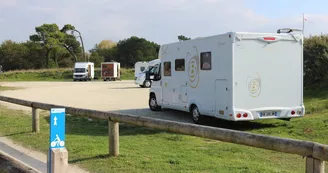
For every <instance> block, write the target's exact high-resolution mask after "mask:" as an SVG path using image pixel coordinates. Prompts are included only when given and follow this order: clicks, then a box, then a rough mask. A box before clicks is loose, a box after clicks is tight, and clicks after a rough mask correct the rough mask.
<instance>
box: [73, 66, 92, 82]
mask: <svg viewBox="0 0 328 173" xmlns="http://www.w3.org/2000/svg"><path fill="white" fill-rule="evenodd" d="M94 77H95V68H94V63H93V62H76V63H75V66H74V72H73V80H74V81H76V80H80V81H82V80H84V81H88V80H89V81H90V80H91V79H94Z"/></svg>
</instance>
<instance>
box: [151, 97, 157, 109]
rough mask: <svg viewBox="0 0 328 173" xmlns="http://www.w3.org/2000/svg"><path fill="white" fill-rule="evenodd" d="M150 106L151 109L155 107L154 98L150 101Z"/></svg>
mask: <svg viewBox="0 0 328 173" xmlns="http://www.w3.org/2000/svg"><path fill="white" fill-rule="evenodd" d="M150 106H151V107H156V99H155V98H151V99H150Z"/></svg>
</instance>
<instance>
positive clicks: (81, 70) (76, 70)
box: [74, 68, 85, 73]
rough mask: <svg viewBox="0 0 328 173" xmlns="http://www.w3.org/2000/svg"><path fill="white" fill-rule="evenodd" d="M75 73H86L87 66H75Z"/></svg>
mask: <svg viewBox="0 0 328 173" xmlns="http://www.w3.org/2000/svg"><path fill="white" fill-rule="evenodd" d="M74 72H75V73H84V72H85V68H75V69H74Z"/></svg>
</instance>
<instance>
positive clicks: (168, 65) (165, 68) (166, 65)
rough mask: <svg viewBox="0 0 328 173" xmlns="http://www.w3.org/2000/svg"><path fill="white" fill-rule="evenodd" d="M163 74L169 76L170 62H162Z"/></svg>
mask: <svg viewBox="0 0 328 173" xmlns="http://www.w3.org/2000/svg"><path fill="white" fill-rule="evenodd" d="M164 76H171V62H170V61H167V62H164Z"/></svg>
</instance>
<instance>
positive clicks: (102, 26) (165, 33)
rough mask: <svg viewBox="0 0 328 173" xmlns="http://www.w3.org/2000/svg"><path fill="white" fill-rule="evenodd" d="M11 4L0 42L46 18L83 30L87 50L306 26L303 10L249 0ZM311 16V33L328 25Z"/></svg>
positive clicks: (20, 36) (308, 28) (76, 0)
mask: <svg viewBox="0 0 328 173" xmlns="http://www.w3.org/2000/svg"><path fill="white" fill-rule="evenodd" d="M2 2H4V3H2ZM13 2H15V3H13ZM6 3H7V7H6V8H8V9H7V10H6V8H3V9H2V16H0V18H1V19H2V20H3V21H2V23H4V24H5V25H6V26H7V28H5V29H4V32H2V34H1V35H0V41H2V40H4V39H8V38H11V39H14V40H17V41H22V40H26V39H28V35H30V34H31V33H33V32H34V28H35V26H38V25H42V24H43V23H57V24H58V25H59V27H62V26H63V25H64V24H68V23H70V24H72V25H74V26H75V27H76V28H77V29H78V30H79V31H81V33H82V37H83V39H84V42H85V46H86V50H88V49H90V48H91V47H93V46H94V45H95V44H96V43H99V42H100V41H101V40H102V39H112V40H114V41H118V40H120V39H124V38H128V37H130V36H132V35H135V36H139V37H144V38H146V39H148V40H151V41H154V42H157V43H159V44H163V43H168V42H175V41H177V36H178V35H180V34H183V35H186V36H188V37H192V38H195V37H199V36H208V35H214V34H220V33H225V32H229V31H247V32H276V30H277V29H278V28H284V27H294V28H301V27H302V15H301V14H295V15H294V16H287V17H284V18H268V17H267V16H264V15H262V14H258V13H256V12H255V11H254V10H252V9H249V8H246V6H245V4H244V3H245V1H244V0H230V1H226V0H156V1H154V0H139V1H131V0H96V1H94V0H93V1H92V0H70V1H64V0H57V1H42V0H34V1H20V0H17V2H16V1H13V0H0V4H1V5H0V7H4V5H3V4H6ZM9 6H10V9H9ZM13 9H14V10H13ZM17 11H19V13H18V12H17ZM17 13H18V14H17ZM306 17H307V19H308V20H309V21H312V23H306V25H305V31H306V32H305V33H306V34H308V33H314V34H318V33H320V32H321V31H324V30H328V16H327V15H321V14H308V15H306ZM326 23H327V24H326ZM22 26H23V28H22ZM18 27H20V28H19V29H18ZM13 28H14V29H13ZM15 28H16V29H15ZM18 31H19V33H18Z"/></svg>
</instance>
